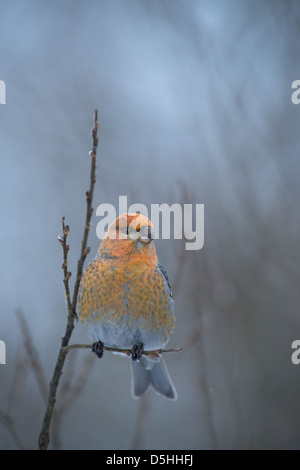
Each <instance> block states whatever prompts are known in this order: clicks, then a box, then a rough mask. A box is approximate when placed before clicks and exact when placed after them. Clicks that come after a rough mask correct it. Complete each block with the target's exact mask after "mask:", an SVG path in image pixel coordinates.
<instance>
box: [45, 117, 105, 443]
mask: <svg viewBox="0 0 300 470" xmlns="http://www.w3.org/2000/svg"><path fill="white" fill-rule="evenodd" d="M97 134H98V111H97V110H95V113H94V128H93V131H92V138H93V147H92V150H91V152H90V156H91V172H90V188H89V190H88V191H87V193H86V201H87V207H86V219H85V227H84V233H83V240H82V242H81V253H80V258H79V260H78V263H77V273H76V281H75V286H74V290H73V296H72V302H70V290H69V282H68V281H69V278H70V275H71V274H70V272H69V271H68V269H67V268H68V263H67V261H68V260H67V256H68V251H69V248H68V245H67V244H66V240H67V236H68V233H69V230H70V229H69V226H67V225H65V223H64V219H63V221H62V225H63V235H62V236H60V237H59V242H60V243H61V245H62V247H63V271H64V285H65V292H66V298H67V306H68V318H67V326H66V331H65V334H64V336H63V338H62V342H61V347H60V350H59V353H58V357H57V361H56V365H55V369H54V373H53V376H52V379H51V382H50V387H49V396H48V404H47V409H46V412H45V415H44V419H43V424H42V429H41V433H40V436H39V449H40V450H46V449H47V448H48V445H49V429H50V424H51V420H52V415H53V409H54V406H55V402H56V393H57V387H58V384H59V380H60V376H61V374H62V371H63V367H64V363H65V359H66V356H67V353H68V349H66V346H68V344H69V341H70V338H71V335H72V332H73V329H74V326H75V325H74V320H75V318H76V306H77V297H78V291H79V284H80V279H81V276H82V272H83V265H84V261H85V259H86V257H87V255H88V253H89V248H88V247H87V240H88V235H89V230H90V221H91V217H92V214H93V208H92V200H93V194H94V186H95V182H96V152H97V146H98V137H97Z"/></svg>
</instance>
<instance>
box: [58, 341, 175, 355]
mask: <svg viewBox="0 0 300 470" xmlns="http://www.w3.org/2000/svg"><path fill="white" fill-rule="evenodd" d="M64 349H65V350H66V351H70V350H71V349H92V345H91V344H70V345H69V346H66V347H65V348H64ZM103 350H104V351H111V352H116V353H120V354H125V356H130V355H131V349H119V348H110V347H108V346H103ZM182 350H183V348H170V349H155V350H152V351H143V354H142V355H143V356H149V357H153V358H154V357H159V356H161V354H164V353H169V352H181V351H182Z"/></svg>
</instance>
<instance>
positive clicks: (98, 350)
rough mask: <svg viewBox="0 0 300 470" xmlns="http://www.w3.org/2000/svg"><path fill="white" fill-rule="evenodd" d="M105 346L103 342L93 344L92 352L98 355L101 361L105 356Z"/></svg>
mask: <svg viewBox="0 0 300 470" xmlns="http://www.w3.org/2000/svg"><path fill="white" fill-rule="evenodd" d="M103 346H104V344H103V343H102V341H97V342H96V343H93V344H92V352H93V353H95V354H96V356H97V357H99V359H101V357H102V356H103Z"/></svg>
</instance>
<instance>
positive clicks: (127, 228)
mask: <svg viewBox="0 0 300 470" xmlns="http://www.w3.org/2000/svg"><path fill="white" fill-rule="evenodd" d="M126 234H127V236H129V227H128V226H127V227H126Z"/></svg>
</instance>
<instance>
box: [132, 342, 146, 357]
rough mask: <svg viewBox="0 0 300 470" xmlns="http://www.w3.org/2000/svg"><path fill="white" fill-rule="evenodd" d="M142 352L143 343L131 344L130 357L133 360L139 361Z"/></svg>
mask: <svg viewBox="0 0 300 470" xmlns="http://www.w3.org/2000/svg"><path fill="white" fill-rule="evenodd" d="M143 352H144V345H143V343H138V344H135V345H134V346H133V348H132V349H131V357H132V360H133V361H137V360H138V361H140V360H141V359H142V356H143Z"/></svg>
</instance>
